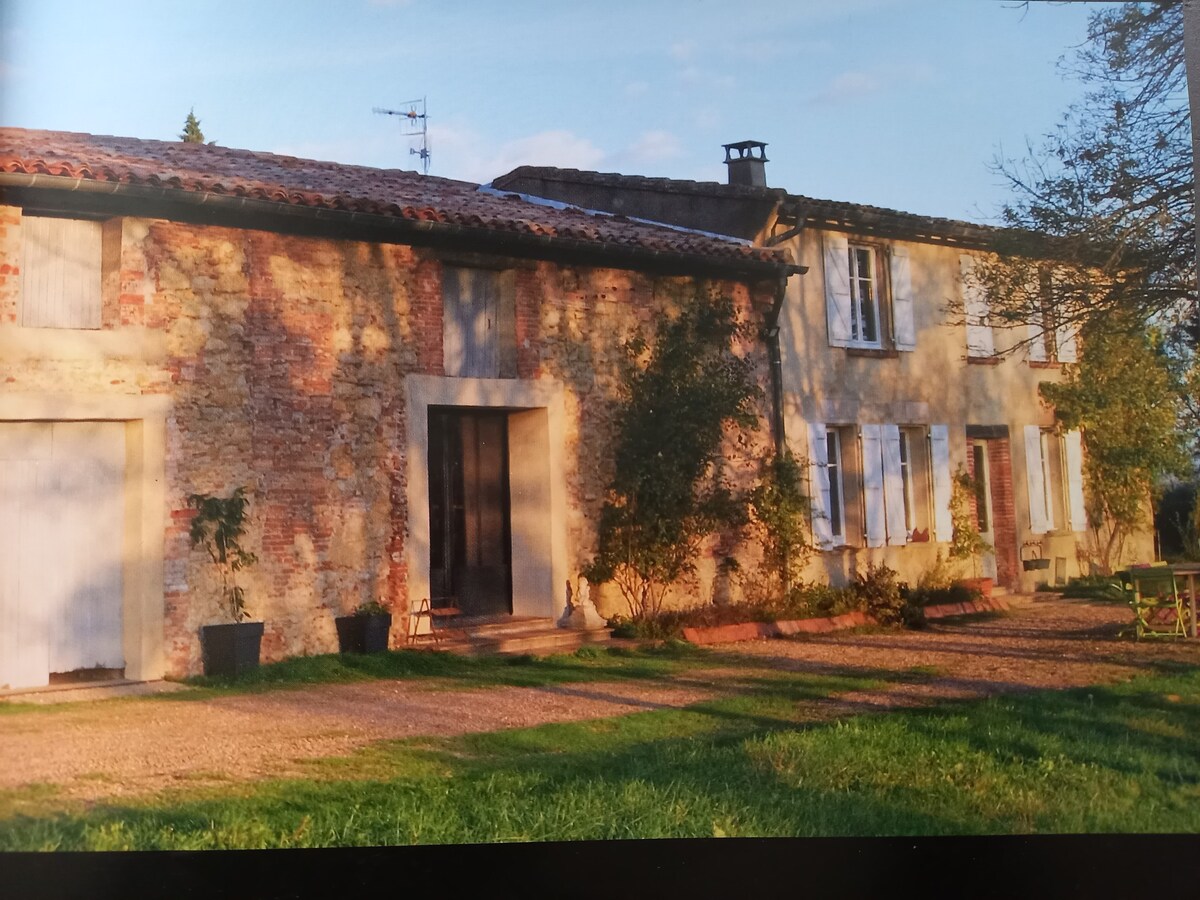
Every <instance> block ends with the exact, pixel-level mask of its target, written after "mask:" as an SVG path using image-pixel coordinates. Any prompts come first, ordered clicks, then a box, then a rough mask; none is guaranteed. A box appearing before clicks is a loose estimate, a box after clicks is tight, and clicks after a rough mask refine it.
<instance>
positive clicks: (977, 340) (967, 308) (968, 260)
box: [958, 254, 996, 360]
mask: <svg viewBox="0 0 1200 900" xmlns="http://www.w3.org/2000/svg"><path fill="white" fill-rule="evenodd" d="M958 263H959V274H960V282H959V284H960V285H961V288H962V306H963V315H964V317H965V318H966V324H967V359H968V360H971V359H991V358H994V357H995V355H996V345H995V342H994V341H993V338H992V324H991V319H990V315H991V309H990V305H989V303H988V296H987V291H986V290H985V289H984V287H983V285H982V284H980V282H979V279H978V277H977V276H976V274H975V257H973V256H968V255H967V254H963V255H962V256H960V257H959V258H958Z"/></svg>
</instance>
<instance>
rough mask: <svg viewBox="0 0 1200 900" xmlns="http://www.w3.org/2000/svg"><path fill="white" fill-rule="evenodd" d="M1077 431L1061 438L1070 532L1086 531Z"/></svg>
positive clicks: (1081, 465) (1086, 523)
mask: <svg viewBox="0 0 1200 900" xmlns="http://www.w3.org/2000/svg"><path fill="white" fill-rule="evenodd" d="M1080 438H1081V435H1080V433H1079V432H1078V431H1068V432H1067V433H1066V435H1064V436H1063V450H1064V452H1065V454H1066V458H1067V459H1066V465H1067V497H1068V500H1069V504H1068V505H1069V507H1070V512H1071V530H1072V531H1087V526H1088V522H1087V508H1086V506H1085V505H1084V502H1083V442H1082V441H1081V439H1080Z"/></svg>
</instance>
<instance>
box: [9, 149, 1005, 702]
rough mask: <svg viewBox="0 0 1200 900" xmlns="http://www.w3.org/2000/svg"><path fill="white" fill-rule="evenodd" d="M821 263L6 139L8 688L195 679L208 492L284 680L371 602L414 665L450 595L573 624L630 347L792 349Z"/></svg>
mask: <svg viewBox="0 0 1200 900" xmlns="http://www.w3.org/2000/svg"><path fill="white" fill-rule="evenodd" d="M806 252H807V250H806ZM914 253H915V251H914ZM798 271H799V270H798V269H797V267H795V266H794V265H793V264H792V262H791V260H790V259H789V257H788V253H787V250H786V249H785V248H770V247H765V246H762V245H761V243H760V244H759V245H756V244H754V243H752V242H749V241H742V240H735V239H729V238H725V237H717V236H713V235H709V234H704V233H701V232H700V231H697V230H694V229H687V228H680V227H665V226H658V225H652V224H646V223H641V222H636V221H631V220H629V219H627V218H625V217H623V216H613V215H608V214H600V213H591V212H584V211H580V210H575V209H564V208H561V205H554V204H547V203H545V202H541V203H533V202H529V201H526V200H522V199H520V198H517V197H514V196H512V195H510V194H506V193H503V192H500V191H496V190H494V189H490V188H487V187H483V188H481V187H479V186H477V185H474V184H467V183H463V182H458V181H451V180H447V179H442V178H433V177H422V176H419V175H416V174H415V173H411V172H402V171H396V170H378V169H370V168H364V167H359V166H346V165H338V164H334V163H328V162H316V161H312V160H302V159H295V158H291V157H285V156H276V155H272V154H268V153H254V152H248V151H244V150H233V149H227V148H223V147H216V146H206V145H199V144H188V143H177V142H160V141H149V140H135V139H129V138H118V137H103V136H95V135H87V134H72V133H62V132H45V131H26V130H19V129H0V533H2V534H3V535H4V540H3V541H0V687H3V686H5V685H7V686H10V687H19V686H37V685H43V684H46V683H47V682H48V681H49V680H50V676H51V675H52V674H53V673H70V672H76V671H78V670H97V669H104V670H118V671H123V673H124V676H125V677H126V678H129V679H140V680H148V679H155V678H161V677H163V676H182V675H187V674H194V673H196V672H198V671H199V668H200V643H199V636H198V631H199V628H200V627H201V626H202V625H206V624H210V623H213V622H217V621H221V615H220V613H219V610H218V605H217V597H218V592H217V589H216V588H217V584H216V583H215V581H214V576H213V575H212V574H211V573H210V570H211V569H212V566H211V563H209V561H208V558H207V556H205V554H204V553H203V552H202V551H201V550H197V549H193V548H192V546H191V543H190V540H189V523H190V520H191V517H192V515H193V510H191V509H190V508H189V507H188V503H187V498H188V496H189V495H190V494H193V493H208V494H214V495H222V496H224V495H228V494H229V493H230V492H232V491H234V490H236V489H237V488H240V487H241V488H245V489H246V490H247V492H248V496H249V497H250V498H251V506H250V522H251V525H250V532H249V534H248V536H247V544H248V546H249V547H250V548H251V549H252V550H253V551H254V552H255V553H256V554H257V556H258V563H257V564H256V565H254V566H253V567H250V568H248V569H246V570H245V571H243V572H242V573H241V576H240V577H241V583H242V586H243V587H244V588H245V592H246V598H247V607H248V610H249V612H250V613H251V615H252V617H253V618H255V619H262V620H264V621H265V632H264V636H263V641H262V652H263V659H264V660H268V661H269V660H278V659H281V658H284V657H289V656H295V655H302V654H311V653H321V652H330V651H333V650H335V649H336V648H337V641H336V637H335V629H334V622H333V618H334V616H335V615H341V614H345V613H347V612H349V611H350V610H352V609H353V608H355V607H356V606H358V605H359V604H362V603H366V602H369V601H381V602H382V603H384V604H385V605H386V606H388V607H389V608H390V609H391V610H392V611H393V633H392V644H393V646H396V645H399V644H400V643H402V642H403V640H404V637H405V634H406V630H407V628H408V625H409V622H408V617H407V616H406V615H405V614H406V613H407V612H408V611H410V610H411V609H413V608H414V605H415V604H416V603H417V602H418V601H419V600H421V599H423V598H428V597H431V596H433V597H437V596H440V595H446V594H449V593H453V594H454V595H455V596H456V597H457V598H458V602H459V604H460V605H461V606H462V607H463V609H464V612H466V613H470V614H488V613H499V614H509V613H511V614H513V615H521V616H536V617H542V618H546V619H551V618H556V617H558V616H559V615H560V614H561V613H562V612H563V609H564V606H565V602H566V592H567V590H568V586H569V585H570V584H572V583H574V580H575V579H576V578H577V576H578V573H579V572H580V570H581V568H583V566H585V565H586V564H587V563H588V562H589V561H590V559H591V556H592V553H593V552H594V546H595V526H594V522H595V520H596V518H597V515H598V512H599V509H600V506H601V504H602V502H603V499H604V489H605V485H606V484H607V481H608V478H609V476H610V474H611V461H610V459H609V455H608V453H607V448H608V447H609V444H610V439H611V424H610V423H611V419H610V416H611V409H612V404H611V400H612V398H613V397H614V392H615V386H616V383H617V382H616V378H617V357H618V355H619V354H620V352H621V349H620V348H621V342H622V341H623V340H624V339H625V338H628V337H630V336H632V335H633V334H634V332H635V330H636V329H637V328H638V327H639V326H642V327H644V326H647V325H648V324H650V323H651V321H652V319H653V317H654V316H655V314H656V313H657V312H658V311H660V310H669V309H671V308H672V307H673V306H674V305H675V304H677V303H678V302H679V300H680V299H681V298H682V297H684V296H686V295H688V294H694V293H696V292H701V293H702V294H703V292H715V293H719V294H723V295H727V296H729V297H732V298H733V300H734V302H735V304H736V306H737V308H738V310H739V314H740V315H742V316H745V317H747V318H748V319H749V320H750V322H751V323H752V324H754V325H755V326H756V328H757V329H760V330H764V331H767V332H769V331H770V330H772V329H773V328H774V327H775V324H774V318H773V316H774V315H775V314H777V313H778V310H779V308H780V304H781V301H782V300H783V286H784V285H785V284H787V283H788V278H789V276H790V275H792V274H795V273H796V272H798ZM796 289H797V288H796V287H795V286H793V287H792V288H789V290H793V291H794V290H796ZM795 324H798V323H793V324H791V325H789V326H788V327H790V328H794V327H795ZM797 349H800V345H799V344H798V345H797ZM739 352H742V353H745V354H747V355H748V356H750V357H752V359H753V360H754V362H755V365H756V367H757V371H758V373H759V377H760V381H761V382H762V384H763V386H764V391H763V397H764V401H763V408H762V410H761V416H762V421H763V426H762V428H760V429H759V438H758V439H759V440H761V441H762V442H763V445H764V446H763V447H760V448H750V450H751V452H749V453H748V454H747V455H746V458H745V459H743V460H740V461H739V460H731V466H733V467H734V468H737V466H739V465H740V466H741V467H742V468H743V469H745V471H746V472H748V473H749V474H750V475H751V476H752V475H753V474H754V472H755V471H756V465H757V459H759V458H761V456H762V454H763V453H764V452H765V451H766V449H767V448H769V446H770V442H771V440H772V435H773V434H774V436H775V438H776V439H782V435H781V434H780V433H779V431H778V428H777V427H776V429H775V431H774V432H773V431H772V423H773V422H774V421H775V418H776V417H774V416H772V415H771V411H770V409H769V402H770V398H771V396H772V394H771V391H770V390H769V389H768V388H769V383H770V379H771V370H770V366H769V358H768V348H767V345H766V344H764V343H762V342H755V343H754V344H753V345H752V346H745V347H741V348H739ZM791 364H792V363H791V361H790V360H789V365H791ZM859 364H860V365H862V364H863V361H859ZM885 364H886V361H885ZM827 418H829V417H827ZM918 418H919V417H918ZM891 420H895V421H901V420H900V419H898V418H896V417H892V419H890V420H889V421H891ZM830 421H832V419H830ZM839 421H845V422H847V423H849V422H850V421H852V420H851V419H841V420H839ZM903 421H904V422H905V423H906V424H908V423H909V422H913V421H916V420H915V419H912V418H911V417H909V418H907V419H904V420H903ZM930 421H932V420H930ZM988 421H991V420H990V419H989V420H988ZM960 438H961V436H960ZM960 443H961V440H960ZM960 449H961V448H960ZM735 475H736V473H735ZM847 496H849V495H847Z"/></svg>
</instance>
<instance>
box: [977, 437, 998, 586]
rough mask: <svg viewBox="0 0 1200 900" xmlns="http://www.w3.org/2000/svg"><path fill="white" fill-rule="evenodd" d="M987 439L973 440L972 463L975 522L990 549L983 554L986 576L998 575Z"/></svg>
mask: <svg viewBox="0 0 1200 900" xmlns="http://www.w3.org/2000/svg"><path fill="white" fill-rule="evenodd" d="M988 455H989V454H988V445H987V442H986V441H972V442H971V464H972V469H973V472H974V480H975V523H976V527H977V528H978V529H979V535H980V537H982V538H983V539H984V541H986V542H987V545H988V548H989V549H988V550H986V551H985V552H984V553H982V554H981V559H980V568H981V573H980V574H981V575H982V576H983V577H984V578H991V579H993V580H995V579H996V577H997V574H998V573H997V567H996V529H995V521H996V514H995V509H994V508H993V506H992V473H991V468H990V464H989V460H988Z"/></svg>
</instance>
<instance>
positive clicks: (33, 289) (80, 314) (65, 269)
mask: <svg viewBox="0 0 1200 900" xmlns="http://www.w3.org/2000/svg"><path fill="white" fill-rule="evenodd" d="M21 234H22V238H23V244H24V251H23V258H22V260H21V324H22V325H23V326H25V327H27V328H99V327H100V234H101V227H100V223H99V222H86V221H82V220H80V219H53V218H48V217H44V216H23V217H22V218H21Z"/></svg>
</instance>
